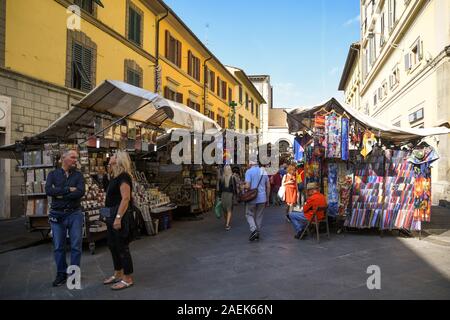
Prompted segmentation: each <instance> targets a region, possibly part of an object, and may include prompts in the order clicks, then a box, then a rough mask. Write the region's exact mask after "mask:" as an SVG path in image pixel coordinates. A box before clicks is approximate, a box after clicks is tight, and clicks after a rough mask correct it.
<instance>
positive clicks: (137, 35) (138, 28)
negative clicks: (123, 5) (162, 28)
mask: <svg viewBox="0 0 450 320" xmlns="http://www.w3.org/2000/svg"><path fill="white" fill-rule="evenodd" d="M134 14H135V19H134V22H135V28H134V37H135V38H134V39H135V41H136V43H137V44H139V45H140V44H141V19H142V18H141V16H140V15H139V14H138V13H137V12H135V13H134Z"/></svg>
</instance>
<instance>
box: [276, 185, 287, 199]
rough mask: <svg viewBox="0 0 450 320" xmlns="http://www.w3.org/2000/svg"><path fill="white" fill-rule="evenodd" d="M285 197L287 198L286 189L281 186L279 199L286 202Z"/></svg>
mask: <svg viewBox="0 0 450 320" xmlns="http://www.w3.org/2000/svg"><path fill="white" fill-rule="evenodd" d="M285 196H286V187H285V186H281V187H280V189H279V190H278V198H280V199H281V200H282V201H284V199H285Z"/></svg>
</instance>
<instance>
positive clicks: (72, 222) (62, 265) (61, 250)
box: [50, 211, 83, 274]
mask: <svg viewBox="0 0 450 320" xmlns="http://www.w3.org/2000/svg"><path fill="white" fill-rule="evenodd" d="M50 217H52V218H57V219H58V222H54V221H51V222H50V224H51V228H52V235H53V247H54V255H55V262H56V268H57V272H58V273H64V274H65V273H66V272H67V262H66V241H67V230H69V237H70V249H71V253H70V264H71V265H73V266H78V267H79V266H80V261H81V252H82V245H83V213H82V212H81V211H74V212H71V213H64V212H58V211H50Z"/></svg>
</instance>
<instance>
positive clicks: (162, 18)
mask: <svg viewBox="0 0 450 320" xmlns="http://www.w3.org/2000/svg"><path fill="white" fill-rule="evenodd" d="M168 16H169V10H167V12H166V14H165V15H164V16H162V17H161V18H159V19H158V20H157V21H156V54H155V57H156V64H155V93H158V81H157V77H156V76H157V70H158V67H159V24H160V22H161V21H163V20H164V19H166V18H167V17H168Z"/></svg>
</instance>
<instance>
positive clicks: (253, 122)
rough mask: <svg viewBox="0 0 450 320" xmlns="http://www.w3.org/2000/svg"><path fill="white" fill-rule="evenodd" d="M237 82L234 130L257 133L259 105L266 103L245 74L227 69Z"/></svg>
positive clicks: (241, 71) (259, 118)
mask: <svg viewBox="0 0 450 320" xmlns="http://www.w3.org/2000/svg"><path fill="white" fill-rule="evenodd" d="M227 68H228V70H229V71H230V72H231V73H233V75H234V76H235V77H236V79H237V80H238V85H237V86H236V88H235V90H234V91H235V92H236V111H235V128H236V129H237V130H239V131H243V132H251V133H259V132H260V130H261V104H263V103H266V101H265V100H264V98H263V97H262V96H261V94H260V93H259V91H258V89H256V87H255V86H254V85H253V83H252V82H251V80H250V79H249V77H248V76H247V74H246V73H245V72H244V71H243V70H242V69H239V68H236V67H231V66H229V67H227Z"/></svg>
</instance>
